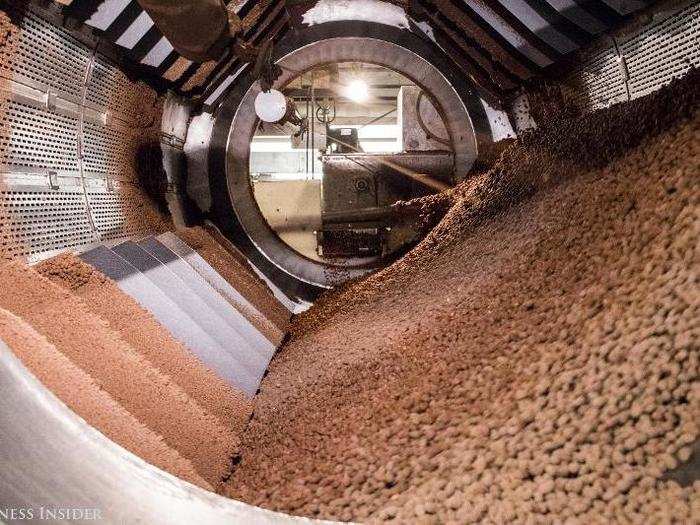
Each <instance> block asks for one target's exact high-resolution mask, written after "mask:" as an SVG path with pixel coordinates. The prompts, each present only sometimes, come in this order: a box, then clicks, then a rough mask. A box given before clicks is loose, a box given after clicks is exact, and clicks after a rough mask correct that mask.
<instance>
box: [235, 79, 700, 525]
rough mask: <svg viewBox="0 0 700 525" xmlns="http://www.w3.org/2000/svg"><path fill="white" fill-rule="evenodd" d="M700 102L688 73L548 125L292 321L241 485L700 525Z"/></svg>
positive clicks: (285, 502)
mask: <svg viewBox="0 0 700 525" xmlns="http://www.w3.org/2000/svg"><path fill="white" fill-rule="evenodd" d="M699 101H700V78H699V76H698V74H697V73H693V74H691V75H690V76H689V77H688V78H686V79H685V80H684V81H682V82H678V83H676V84H674V85H672V86H671V87H669V88H667V89H665V90H663V91H661V92H658V93H656V94H654V95H651V96H649V97H646V98H645V99H640V100H637V101H635V102H632V103H629V104H626V105H624V106H623V105H620V106H615V107H613V108H609V109H607V110H604V111H601V112H597V113H595V114H592V115H588V116H585V117H582V118H579V119H576V120H569V121H562V122H558V123H555V124H553V125H552V126H551V127H549V128H547V129H540V130H539V131H537V132H536V133H533V134H531V135H528V136H525V137H524V138H523V139H521V140H520V141H519V142H518V143H517V144H515V145H514V146H512V147H511V148H509V149H508V150H507V151H505V152H504V154H503V155H502V156H501V158H500V160H499V162H498V163H497V164H496V166H495V167H494V168H493V169H492V170H491V171H489V172H488V173H486V174H482V175H480V176H478V177H476V178H474V179H472V180H470V181H468V182H467V183H465V184H464V185H463V186H462V187H460V188H457V189H456V190H453V191H452V192H451V193H450V194H449V195H447V196H443V197H441V198H440V199H434V200H436V201H438V206H440V205H441V206H443V207H445V208H449V211H447V213H446V215H445V216H444V218H443V219H442V221H441V222H440V223H439V224H438V225H437V226H436V227H435V228H434V229H433V230H432V231H431V232H430V233H429V234H428V236H427V237H426V238H425V240H424V241H423V242H422V243H421V244H419V245H418V246H417V247H416V248H415V249H414V250H413V251H411V252H410V253H409V254H407V255H406V256H405V257H404V258H403V259H401V260H400V261H398V262H397V263H395V264H394V265H392V266H390V267H389V268H387V269H385V270H383V271H381V272H379V273H376V274H374V275H372V276H370V277H368V278H367V279H365V280H363V281H360V282H356V283H353V284H351V285H348V286H345V287H343V288H341V289H338V290H335V291H333V292H331V293H329V294H327V295H326V296H325V297H323V298H322V299H321V300H320V301H319V302H318V303H317V304H316V305H315V306H314V307H313V308H312V309H311V310H309V311H308V312H307V313H305V314H304V315H302V316H300V317H297V318H296V319H295V321H294V323H293V337H292V339H291V340H290V341H289V342H288V343H287V344H286V345H285V346H284V347H283V349H282V350H281V351H280V352H279V354H278V356H277V357H276V358H275V360H274V361H273V363H272V365H271V367H270V370H269V374H268V376H267V378H266V379H265V381H264V382H263V385H262V389H261V393H260V395H259V396H258V398H257V401H256V407H255V414H254V418H253V420H252V422H251V424H250V426H249V428H248V430H247V433H246V435H245V436H244V444H243V447H242V461H241V463H240V465H238V468H237V469H236V470H235V472H234V474H233V476H232V477H231V479H230V480H229V481H228V483H227V487H228V489H227V491H228V494H229V495H230V496H232V497H236V498H240V499H243V500H246V501H249V502H251V503H254V504H257V505H261V506H263V507H267V508H271V509H276V510H281V511H284V512H288V513H293V514H298V515H306V516H314V517H323V518H332V519H338V520H357V521H384V520H395V521H398V522H405V523H443V522H445V523H468V522H482V521H489V522H492V523H494V522H495V523H504V522H510V521H516V520H517V521H518V522H523V521H527V520H532V521H535V522H565V521H566V520H569V521H567V523H568V522H571V523H592V522H601V523H602V522H606V523H607V522H610V521H614V522H627V521H632V522H649V523H658V522H661V523H663V522H668V520H670V519H672V518H673V519H676V520H678V521H680V522H684V523H691V522H695V523H697V522H698V521H700V482H699V481H694V479H696V478H697V475H698V471H697V455H699V454H700V451H696V452H695V454H693V452H694V450H695V449H697V445H696V443H697V439H698V434H699V431H700V429H699V425H700V383H699V382H698V372H699V369H700V364H699V359H700V352H699V350H700V264H699V262H700V111H699V109H700V105H699V104H698V102H699ZM445 199H448V201H449V204H450V206H444V202H445ZM419 207H423V208H424V210H423V211H425V213H427V214H430V212H431V205H430V202H428V203H426V202H423V203H422V204H421V205H420V206H419ZM693 461H695V462H696V463H695V464H694V465H695V470H694V471H693V469H692V465H693ZM688 462H690V465H691V466H690V467H688V466H687V464H688ZM684 465H686V466H685V467H684V468H685V469H686V472H685V475H683V476H680V475H678V472H677V471H676V470H674V469H677V468H678V467H683V466H684ZM674 478H675V479H674ZM677 480H678V481H677ZM693 482H694V483H693Z"/></svg>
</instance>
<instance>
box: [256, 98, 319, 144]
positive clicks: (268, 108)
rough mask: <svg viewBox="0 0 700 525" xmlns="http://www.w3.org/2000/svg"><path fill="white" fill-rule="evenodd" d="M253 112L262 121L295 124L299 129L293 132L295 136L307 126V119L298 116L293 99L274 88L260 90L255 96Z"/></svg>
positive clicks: (301, 133)
mask: <svg viewBox="0 0 700 525" xmlns="http://www.w3.org/2000/svg"><path fill="white" fill-rule="evenodd" d="M255 114H256V115H257V116H258V118H259V119H260V120H262V121H263V122H267V123H271V124H279V125H284V124H286V123H290V124H292V125H294V126H297V127H298V128H299V130H298V131H297V132H296V133H294V136H295V137H299V136H301V135H303V134H304V133H305V132H306V131H307V129H308V127H309V126H308V119H306V118H301V117H300V116H299V114H298V112H297V108H296V105H295V104H294V101H293V100H292V99H290V98H287V97H285V96H284V93H282V92H281V91H278V90H276V89H270V90H268V91H261V92H260V93H259V94H258V96H257V97H255Z"/></svg>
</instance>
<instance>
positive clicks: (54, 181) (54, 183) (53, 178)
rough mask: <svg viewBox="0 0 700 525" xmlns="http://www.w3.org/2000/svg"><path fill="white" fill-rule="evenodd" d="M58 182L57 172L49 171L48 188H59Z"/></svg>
mask: <svg viewBox="0 0 700 525" xmlns="http://www.w3.org/2000/svg"><path fill="white" fill-rule="evenodd" d="M59 187H60V186H59V184H58V173H56V172H55V171H49V188H51V189H52V190H57V189H58V188H59Z"/></svg>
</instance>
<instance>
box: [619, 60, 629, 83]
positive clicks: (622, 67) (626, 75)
mask: <svg viewBox="0 0 700 525" xmlns="http://www.w3.org/2000/svg"><path fill="white" fill-rule="evenodd" d="M617 61H618V62H619V64H620V72H621V73H622V78H623V79H624V80H625V82H627V81H628V80H629V79H630V70H629V68H628V67H627V59H626V58H625V57H624V55H619V56H618V58H617Z"/></svg>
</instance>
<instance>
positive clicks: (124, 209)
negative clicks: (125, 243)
mask: <svg viewBox="0 0 700 525" xmlns="http://www.w3.org/2000/svg"><path fill="white" fill-rule="evenodd" d="M88 202H89V203H90V209H91V210H92V218H93V221H94V223H95V228H96V229H97V232H98V233H99V235H100V238H101V239H102V240H112V239H120V238H123V237H130V236H134V235H137V234H139V233H142V232H143V231H142V230H143V229H142V228H139V227H138V222H136V221H135V220H133V219H134V217H131V219H132V220H129V219H130V215H133V207H134V203H133V201H130V199H129V193H128V192H125V193H114V192H110V191H107V190H104V191H89V192H88Z"/></svg>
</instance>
